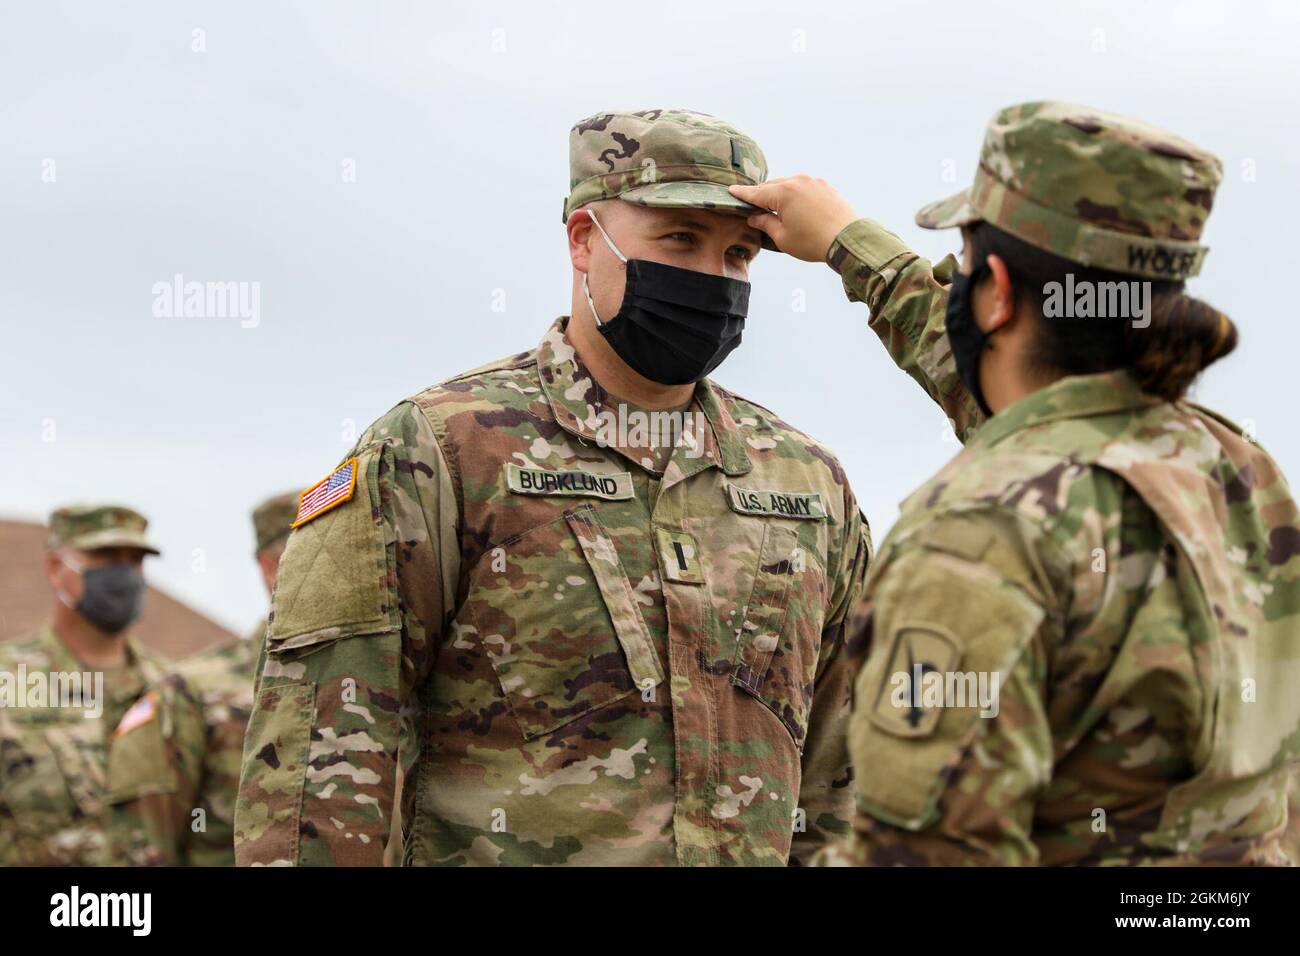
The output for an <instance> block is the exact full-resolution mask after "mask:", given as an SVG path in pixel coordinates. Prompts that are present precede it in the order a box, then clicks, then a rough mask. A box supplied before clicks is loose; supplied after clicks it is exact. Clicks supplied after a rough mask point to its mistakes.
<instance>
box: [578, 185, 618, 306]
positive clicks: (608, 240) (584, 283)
mask: <svg viewBox="0 0 1300 956" xmlns="http://www.w3.org/2000/svg"><path fill="white" fill-rule="evenodd" d="M587 215H588V216H590V217H591V221H592V222H594V223H595V224H596V228H597V229H599V230H600V234H601V236H602V237H604V239H605V245H607V246H609V249H610V252H612V253H614V255H616V256H618V260H619V262H621V263H623V264H624V265H627V256H625V255H623V253H621V252H619V249H618V246H616V245H614V240H613V239H611V238H609V233H607V232H606V231H605V227H604V226H602V225H601V224H600V220H599V219H597V218H596V214H595V213H594V212H592V211H591V210H590V209H588V210H587ZM582 292H583V294H584V295H585V296H586V297H587V308H589V309H591V317H592V318H593V319H595V320H596V324H597V325H604V324H605V323H604V322H602V321H601V320H600V316H599V315H598V314H597V313H596V303H595V302H593V301H592V300H591V292H590V290H588V288H587V273H585V272H584V273H583V274H582Z"/></svg>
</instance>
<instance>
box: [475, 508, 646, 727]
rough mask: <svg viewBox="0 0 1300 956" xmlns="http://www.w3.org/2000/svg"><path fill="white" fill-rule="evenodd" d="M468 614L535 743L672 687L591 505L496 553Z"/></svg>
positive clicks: (482, 571)
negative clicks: (599, 711) (630, 699)
mask: <svg viewBox="0 0 1300 956" xmlns="http://www.w3.org/2000/svg"><path fill="white" fill-rule="evenodd" d="M466 607H467V608H468V610H469V611H470V613H471V614H472V616H473V619H474V624H475V627H476V628H477V629H478V634H479V635H480V639H481V640H482V642H483V649H484V653H485V654H486V656H487V657H488V659H489V660H490V661H491V663H492V667H493V669H494V670H495V671H496V675H497V679H498V681H499V682H500V685H501V692H502V694H503V695H504V697H505V699H506V701H507V703H508V705H509V707H510V710H511V712H512V714H513V715H514V718H515V720H516V722H517V723H518V724H519V729H520V730H521V731H522V732H523V735H524V736H525V737H526V738H529V739H531V738H534V737H540V736H542V735H544V734H547V733H550V732H551V731H554V730H556V729H557V728H559V727H562V726H563V725H565V724H567V723H569V722H570V721H573V720H576V719H577V718H579V717H581V716H582V715H583V714H586V713H588V712H590V711H592V710H595V709H596V708H598V707H604V706H605V705H607V704H610V703H612V702H614V701H616V700H618V699H620V698H622V697H625V696H626V695H628V694H630V693H632V692H633V691H644V690H646V689H648V688H650V687H653V686H655V685H656V684H659V683H660V682H662V681H663V679H664V673H663V667H662V665H661V663H660V660H659V656H658V654H657V652H656V651H655V648H654V644H653V642H652V640H651V637H650V632H649V629H648V628H647V627H646V623H645V619H644V618H643V617H642V616H641V611H640V610H639V608H638V607H637V602H636V599H635V597H634V592H633V589H632V586H631V584H630V583H629V582H628V579H627V574H626V573H625V572H624V570H623V566H622V563H621V562H620V561H619V558H618V553H617V551H616V550H615V548H614V542H613V540H612V539H611V538H610V537H609V535H608V534H607V533H605V531H604V530H603V528H602V527H601V525H600V521H599V519H598V518H597V516H596V512H595V509H593V508H592V507H591V506H583V507H579V508H575V509H572V510H569V511H566V512H565V513H564V514H563V515H561V516H560V517H558V518H556V519H555V520H554V521H551V522H550V523H548V524H544V525H541V526H540V527H537V528H534V529H532V530H531V531H527V532H525V533H524V534H521V535H518V536H516V537H514V538H511V539H510V540H508V541H505V542H503V543H502V544H500V545H499V546H497V547H495V548H491V549H489V551H488V553H487V555H486V556H485V557H484V558H483V560H482V562H481V564H480V566H479V569H478V572H477V573H476V575H475V579H474V582H473V584H472V586H471V589H470V593H469V596H468V599H467V602H466Z"/></svg>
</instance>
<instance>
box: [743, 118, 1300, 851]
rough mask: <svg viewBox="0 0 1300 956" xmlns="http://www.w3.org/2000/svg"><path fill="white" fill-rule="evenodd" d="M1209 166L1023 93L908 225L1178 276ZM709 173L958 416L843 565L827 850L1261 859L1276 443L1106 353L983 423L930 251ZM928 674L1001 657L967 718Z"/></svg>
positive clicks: (1289, 758) (1279, 557)
mask: <svg viewBox="0 0 1300 956" xmlns="http://www.w3.org/2000/svg"><path fill="white" fill-rule="evenodd" d="M1220 176H1221V166H1220V163H1219V161H1218V160H1217V159H1216V158H1215V157H1213V156H1212V155H1210V154H1208V153H1206V152H1205V151H1203V150H1201V149H1199V148H1197V147H1196V146H1194V145H1192V144H1191V143H1188V142H1186V141H1184V140H1182V139H1180V138H1179V137H1177V136H1174V135H1173V134H1170V133H1166V132H1164V131H1161V130H1158V129H1155V128H1153V127H1150V126H1147V125H1145V124H1142V123H1138V122H1135V121H1132V120H1126V119H1123V118H1121V117H1116V116H1111V115H1108V114H1105V113H1100V112H1098V111H1095V110H1090V109H1087V108H1084V107H1077V106H1070V105H1067V104H1060V103H1029V104H1023V105H1021V106H1016V107H1011V108H1008V109H1006V110H1003V111H1002V112H1001V113H999V114H998V115H997V116H996V117H995V118H994V120H993V122H992V124H991V125H990V127H989V131H988V135H987V137H986V139H985V142H984V148H983V152H982V155H981V158H980V165H979V169H978V171H977V173H976V178H975V184H974V186H973V187H972V188H971V189H969V190H967V191H964V192H962V193H961V194H959V195H957V196H954V197H952V198H951V199H948V200H945V201H943V202H939V203H935V204H932V205H930V206H927V207H926V208H925V209H923V210H922V211H921V212H920V213H919V214H918V216H917V221H918V222H919V223H920V224H921V225H922V226H926V227H928V228H944V227H952V226H965V225H969V224H971V223H975V222H978V221H981V220H982V221H985V222H987V223H988V224H990V225H991V226H994V227H996V228H997V229H1000V230H1002V231H1003V232H1005V233H1007V234H1009V235H1011V236H1013V237H1015V238H1016V239H1018V240H1020V241H1022V242H1025V243H1028V244H1029V245H1031V246H1034V247H1037V248H1039V249H1043V250H1046V251H1048V252H1050V253H1054V254H1055V255H1057V256H1060V257H1063V258H1065V259H1068V260H1070V261H1071V262H1079V263H1086V264H1088V265H1091V266H1094V267H1097V268H1100V269H1104V270H1109V271H1113V272H1119V273H1124V274H1127V275H1129V276H1131V277H1133V278H1134V279H1135V280H1138V281H1142V280H1152V279H1166V280H1170V279H1173V280H1177V279H1182V278H1185V277H1187V276H1190V275H1195V274H1196V273H1197V272H1198V271H1199V268H1200V264H1201V261H1202V260H1203V258H1204V255H1205V249H1204V247H1202V246H1200V245H1199V238H1200V235H1201V231H1202V228H1203V226H1204V220H1205V217H1206V214H1207V212H1208V210H1209V208H1210V205H1211V202H1212V199H1213V195H1214V191H1215V188H1216V186H1217V185H1218V183H1219V180H1220ZM733 191H734V192H736V193H737V194H739V195H740V196H742V197H744V198H746V199H748V200H750V201H752V202H755V203H759V204H762V205H765V206H768V207H769V208H771V209H774V210H776V211H777V212H779V213H780V217H781V218H780V221H779V222H775V223H774V222H772V218H773V217H770V216H764V217H761V218H755V219H751V224H754V225H758V226H760V227H763V228H770V229H771V230H772V234H773V237H774V238H775V240H776V241H777V243H778V245H779V246H780V247H781V248H782V249H787V250H790V251H793V252H795V254H797V255H799V256H800V257H801V258H807V259H820V258H823V257H824V258H825V261H827V262H828V263H829V264H830V265H831V266H832V267H833V268H835V269H836V270H837V271H838V272H839V273H840V275H841V276H842V277H843V280H844V284H845V288H846V291H847V292H848V295H849V297H850V298H851V299H853V300H855V301H863V302H866V303H867V304H868V305H869V306H870V308H871V312H872V327H873V328H875V329H876V330H877V331H878V332H879V333H880V335H881V337H882V339H883V340H884V342H885V344H886V345H887V347H888V348H889V350H890V352H891V354H892V355H893V357H894V359H895V361H897V362H898V364H899V365H900V366H901V367H902V368H904V369H906V370H907V371H908V372H909V373H910V374H911V375H912V376H913V377H914V378H915V379H916V380H917V381H918V382H920V383H921V385H922V386H923V387H924V388H925V389H926V391H927V392H928V393H929V394H930V395H931V396H933V397H935V398H936V399H937V400H939V401H940V402H941V403H943V404H944V406H945V408H947V409H948V411H949V414H950V415H951V416H952V417H953V419H954V422H955V424H956V427H957V430H958V432H959V434H962V435H964V436H969V441H968V442H967V445H966V448H965V450H964V451H962V452H961V453H960V454H959V455H958V456H957V457H956V458H955V459H954V460H953V461H952V462H950V463H949V464H948V465H947V466H946V467H945V468H944V469H943V470H942V471H941V472H940V473H939V474H938V475H937V476H936V477H935V478H933V479H932V480H931V481H930V482H928V483H927V484H925V485H924V486H922V487H921V488H920V490H918V491H917V492H915V493H914V494H913V495H912V496H911V497H909V498H908V499H907V500H906V501H905V502H904V503H903V506H902V516H901V517H900V519H899V521H898V523H897V525H896V526H895V527H894V528H893V529H892V531H891V532H890V534H889V536H888V539H887V540H886V542H885V543H884V545H883V546H882V548H881V551H880V554H879V557H878V559H877V563H876V564H875V566H874V568H873V570H872V573H871V576H870V579H869V581H868V585H867V591H868V593H867V595H866V597H865V598H864V604H863V606H862V607H861V609H860V610H859V612H858V613H859V614H860V615H861V617H860V620H861V624H860V625H858V624H855V627H854V633H855V635H856V637H855V638H854V643H855V644H856V643H857V642H858V641H861V642H862V643H864V644H866V643H869V654H868V656H867V658H866V662H865V665H864V666H863V668H862V670H861V673H860V674H859V676H858V678H857V680H856V683H855V702H854V714H853V719H852V729H851V734H850V737H851V753H852V755H853V762H854V768H855V790H856V801H857V811H858V812H857V817H856V821H855V827H854V835H853V839H852V840H851V841H850V843H849V844H848V845H847V846H845V847H844V848H843V849H837V850H836V851H835V852H834V853H833V854H830V856H831V858H832V859H834V860H838V861H856V862H865V863H874V864H953V863H986V864H987V863H1007V864H1018V863H1040V864H1054V863H1055V864H1060V863H1162V864H1185V863H1262V864H1274V863H1282V862H1284V858H1283V856H1282V855H1281V852H1280V848H1279V839H1280V837H1281V834H1282V831H1283V828H1284V826H1285V823H1286V820H1287V808H1286V788H1287V775H1288V772H1289V770H1290V768H1291V767H1294V761H1295V760H1296V757H1297V754H1298V752H1300V694H1298V693H1297V687H1298V686H1300V524H1298V523H1297V508H1296V504H1295V501H1294V499H1293V498H1292V496H1291V494H1290V492H1289V490H1288V488H1287V484H1286V481H1285V479H1284V478H1283V476H1282V474H1281V473H1280V471H1279V470H1278V468H1277V466H1276V464H1275V463H1274V462H1273V460H1272V459H1271V458H1270V457H1269V456H1268V455H1267V454H1266V453H1265V452H1264V451H1263V450H1262V449H1261V448H1260V447H1259V446H1258V445H1257V444H1255V443H1254V442H1253V441H1251V439H1250V438H1249V437H1246V436H1243V435H1242V433H1241V431H1240V430H1239V429H1238V428H1237V427H1236V426H1234V425H1232V424H1231V423H1229V422H1227V421H1226V420H1224V419H1223V418H1221V417H1220V416H1218V415H1216V414H1215V413H1213V412H1210V411H1208V410H1206V409H1203V408H1201V407H1199V406H1196V405H1193V404H1191V403H1189V402H1186V401H1182V400H1180V401H1177V402H1168V401H1163V400H1161V399H1159V398H1157V397H1154V396H1152V395H1148V394H1146V393H1144V392H1142V391H1141V390H1140V389H1139V388H1138V386H1137V382H1136V379H1135V378H1134V377H1132V376H1131V375H1130V374H1129V372H1128V371H1126V370H1122V369H1121V370H1116V371H1110V372H1101V373H1096V374H1089V375H1070V376H1066V377H1064V378H1059V379H1057V380H1056V381H1055V382H1052V383H1051V384H1048V385H1046V386H1045V387H1038V388H1037V390H1033V389H1032V388H1031V389H1029V390H1028V391H1027V394H1026V395H1025V397H1021V398H1019V400H1016V401H1013V402H1012V403H1010V404H1008V403H1005V402H1003V403H1002V405H1003V407H1001V408H994V409H993V410H994V411H995V412H996V414H995V415H994V417H992V418H991V419H989V420H988V421H987V422H985V423H983V424H981V422H980V419H979V413H978V412H977V411H976V410H975V408H974V406H973V404H972V402H971V395H970V394H969V393H968V392H967V391H966V389H965V388H964V387H963V385H962V380H961V379H960V378H959V377H958V374H957V370H956V366H955V365H954V362H953V358H952V354H951V349H950V348H947V347H945V341H944V340H945V310H946V308H947V298H948V288H947V286H948V284H949V281H950V280H951V278H952V275H953V269H954V268H955V265H956V263H955V262H954V261H953V260H951V259H947V260H945V261H944V262H942V263H940V264H939V265H938V266H932V265H931V264H930V263H929V262H927V261H926V260H924V259H922V258H920V257H919V256H917V255H916V254H915V253H913V252H911V251H910V250H909V249H908V248H907V247H906V246H905V245H904V244H903V243H902V241H901V240H899V239H898V237H896V236H894V235H893V234H891V233H889V232H887V231H886V230H884V229H882V228H881V227H880V226H878V225H877V224H875V223H873V222H871V221H870V220H865V219H863V220H859V219H857V218H856V217H855V216H854V215H853V214H852V212H851V210H849V209H848V207H847V206H846V205H844V203H843V201H842V200H840V199H839V198H838V196H836V195H835V194H834V192H833V191H832V190H830V189H829V187H826V186H825V184H824V183H822V182H820V181H817V180H810V179H807V178H803V177H801V178H798V179H795V180H790V181H787V182H783V183H778V184H776V185H775V186H772V185H769V186H767V187H765V188H761V189H757V190H747V189H738V190H733ZM968 251H969V249H968ZM989 261H990V262H991V261H992V259H991V258H990V260H989ZM970 268H971V262H970V260H969V259H968V261H967V264H966V269H967V270H969V269H970ZM1009 268H1011V269H1012V270H1014V264H1009ZM989 281H990V282H992V280H989ZM986 321H987V319H986ZM1096 321H1108V320H1102V319H1098V320H1096ZM1220 324H1221V331H1220V337H1221V338H1222V336H1223V335H1224V334H1225V333H1226V332H1228V331H1229V330H1230V329H1231V324H1230V323H1228V322H1227V320H1226V319H1223V318H1222V317H1221V318H1220ZM1139 327H1140V326H1139ZM1153 334H1154V333H1153ZM1001 347H1002V348H1006V347H1007V346H1006V345H1003V346H1001ZM1012 348H1014V346H1012ZM936 358H938V359H939V360H938V361H936V360H935V359H936ZM983 388H984V390H985V391H986V392H990V391H991V390H990V387H989V384H988V379H987V376H985V378H984V385H983ZM855 620H858V619H857V618H855ZM930 671H934V672H935V673H936V674H938V675H943V677H944V680H945V682H946V681H947V679H948V677H949V676H950V675H955V676H957V677H961V675H964V674H974V675H980V674H984V675H990V676H991V675H999V676H1000V677H1001V692H1000V699H999V700H998V702H997V706H996V707H993V708H986V709H985V711H984V716H986V717H988V718H989V719H980V718H981V710H980V706H978V705H977V706H973V707H972V706H959V705H958V706H954V700H951V699H944V698H942V697H939V696H938V694H937V693H936V694H935V695H934V696H933V697H931V696H922V697H921V699H920V700H918V696H920V695H916V694H915V690H916V689H917V688H918V687H924V686H927V684H928V686H930V687H933V686H934V681H933V678H932V677H931V678H930V679H929V680H928V681H927V674H928V672H930ZM954 683H955V682H954ZM967 686H969V684H967ZM900 689H901V691H902V693H901V694H900V693H898V691H899V690H900ZM926 693H927V695H928V691H927V692H926ZM936 700H937V701H938V702H939V703H940V706H935V705H934V702H935V701H936ZM942 704H947V705H948V706H946V707H945V706H942ZM989 710H993V711H996V715H995V716H994V715H991V714H989V712H988V711H989Z"/></svg>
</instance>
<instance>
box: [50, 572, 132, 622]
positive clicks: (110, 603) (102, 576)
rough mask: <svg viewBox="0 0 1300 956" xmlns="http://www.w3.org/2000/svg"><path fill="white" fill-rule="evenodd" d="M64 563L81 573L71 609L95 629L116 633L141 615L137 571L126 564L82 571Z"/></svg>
mask: <svg viewBox="0 0 1300 956" xmlns="http://www.w3.org/2000/svg"><path fill="white" fill-rule="evenodd" d="M64 563H65V564H67V565H68V567H70V568H72V570H74V571H79V572H80V573H81V587H82V590H81V600H80V601H78V602H77V603H76V604H75V605H73V607H72V609H73V610H74V611H76V612H77V613H78V614H80V615H81V616H82V617H84V618H85V619H86V620H87V621H89V622H90V623H91V624H93V625H95V627H97V628H99V629H100V630H101V631H104V632H106V633H108V634H117V633H118V632H119V631H123V630H125V629H126V628H127V627H128V626H129V625H130V624H131V623H132V622H133V621H134V620H135V619H136V618H138V617H139V616H140V610H141V608H142V607H143V606H144V575H143V574H141V573H140V572H139V570H137V569H136V568H133V567H131V566H130V565H127V564H110V565H106V566H105V567H101V568H90V569H84V568H81V567H78V566H77V565H75V564H73V563H71V562H69V561H67V560H66V559H65V561H64ZM65 603H67V602H66V601H65Z"/></svg>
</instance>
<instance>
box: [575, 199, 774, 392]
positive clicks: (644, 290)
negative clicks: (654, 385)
mask: <svg viewBox="0 0 1300 956" xmlns="http://www.w3.org/2000/svg"><path fill="white" fill-rule="evenodd" d="M591 219H592V222H595V223H596V228H598V229H600V233H601V235H602V236H604V237H605V242H606V243H608V244H609V247H610V249H612V250H613V251H614V254H615V255H616V256H618V257H619V258H620V259H622V260H623V262H625V263H626V264H627V288H626V289H625V290H624V292H623V304H622V305H621V306H620V307H619V310H618V312H617V313H616V314H615V315H614V317H613V318H611V319H609V321H607V322H601V321H600V317H599V316H597V315H596V306H595V303H593V302H592V301H591V293H590V292H588V291H587V277H586V276H585V275H584V276H583V277H582V288H583V291H584V292H586V294H587V304H588V305H589V306H590V307H591V314H592V315H593V316H595V317H596V327H597V328H598V329H600V334H601V335H603V336H604V337H605V341H607V342H608V343H609V345H610V348H612V349H613V350H614V352H615V353H616V354H617V355H618V357H619V358H621V359H622V360H623V361H624V362H626V363H627V364H628V365H629V366H631V367H632V368H633V369H634V370H635V371H636V372H638V373H639V374H641V375H643V376H645V377H646V378H648V379H650V380H651V381H652V382H659V383H660V384H661V385H686V384H689V383H692V382H698V381H700V379H702V378H704V377H705V376H707V375H708V374H709V373H710V372H712V371H713V370H714V369H715V368H717V367H718V366H719V365H721V364H722V360H723V359H725V358H726V357H727V356H728V355H730V354H731V353H732V351H733V350H734V349H735V348H736V346H738V345H739V344H740V339H741V333H742V332H743V331H744V329H745V316H746V314H747V313H748V312H749V283H748V282H743V281H741V280H739V279H729V278H727V277H726V276H715V275H709V274H708V273H706V272H696V271H694V270H692V269H679V268H678V267H677V266H669V265H664V264H663V263H662V262H651V261H649V260H648V259H628V258H626V257H625V256H624V255H623V253H621V252H620V251H619V250H618V247H617V246H615V245H614V242H613V240H611V239H610V238H609V236H608V235H606V233H605V229H604V227H603V226H601V225H600V223H599V222H598V221H597V220H596V217H595V216H592V217H591Z"/></svg>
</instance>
